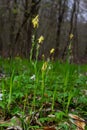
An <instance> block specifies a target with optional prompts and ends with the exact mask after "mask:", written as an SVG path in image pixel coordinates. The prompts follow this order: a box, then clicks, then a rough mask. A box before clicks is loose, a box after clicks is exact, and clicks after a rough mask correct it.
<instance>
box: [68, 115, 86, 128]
mask: <svg viewBox="0 0 87 130" xmlns="http://www.w3.org/2000/svg"><path fill="white" fill-rule="evenodd" d="M69 117H70V118H71V119H70V121H71V122H72V123H73V124H75V125H76V126H77V130H85V126H86V121H85V120H84V119H83V118H80V117H79V116H77V115H73V114H69Z"/></svg>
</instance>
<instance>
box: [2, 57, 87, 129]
mask: <svg viewBox="0 0 87 130" xmlns="http://www.w3.org/2000/svg"><path fill="white" fill-rule="evenodd" d="M32 62H33V64H32V63H31V62H29V60H27V59H21V58H20V57H16V58H15V59H11V60H10V59H0V72H1V73H2V74H3V75H5V77H2V78H0V93H2V94H3V96H2V100H1V101H0V119H2V118H4V119H5V120H8V119H9V118H12V117H13V116H14V115H17V116H18V117H20V119H21V121H22V127H23V128H24V130H27V129H32V130H33V128H34V129H36V128H40V129H41V128H42V127H43V126H45V125H49V124H55V125H56V126H57V128H60V129H64V130H68V129H71V130H74V129H75V126H74V125H70V126H68V125H67V123H64V122H68V123H69V120H68V114H69V113H73V114H77V115H79V116H81V117H83V118H86V117H87V75H86V73H87V65H75V64H68V63H61V62H59V61H56V62H53V61H52V62H51V61H49V62H48V63H47V67H46V69H45V70H44V71H42V70H41V68H42V66H43V64H44V61H37V62H36V61H35V62H34V61H32ZM32 76H33V77H34V78H33V77H32ZM48 115H54V116H55V118H54V117H49V116H48ZM26 117H29V119H28V120H29V121H28V122H26V121H25V119H26ZM34 117H37V120H38V122H40V123H41V124H42V126H40V125H39V123H37V122H36V121H35V119H34Z"/></svg>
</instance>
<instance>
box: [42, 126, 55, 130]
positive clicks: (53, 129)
mask: <svg viewBox="0 0 87 130" xmlns="http://www.w3.org/2000/svg"><path fill="white" fill-rule="evenodd" d="M44 130H56V128H55V127H54V126H51V127H50V126H46V127H44Z"/></svg>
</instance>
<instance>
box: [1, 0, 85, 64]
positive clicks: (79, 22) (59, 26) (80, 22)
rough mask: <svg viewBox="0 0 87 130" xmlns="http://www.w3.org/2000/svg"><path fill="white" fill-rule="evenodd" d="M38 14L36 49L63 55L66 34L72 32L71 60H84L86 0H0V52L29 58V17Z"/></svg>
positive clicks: (66, 38)
mask: <svg viewBox="0 0 87 130" xmlns="http://www.w3.org/2000/svg"><path fill="white" fill-rule="evenodd" d="M37 14H38V15H39V27H38V29H37V31H36V34H37V35H36V36H37V37H39V36H40V35H43V36H44V39H45V40H44V43H43V45H42V46H41V49H40V52H39V59H41V56H42V54H45V56H46V57H49V50H50V49H51V48H55V58H56V59H58V58H62V59H64V58H65V57H66V52H67V48H68V46H69V35H70V34H71V33H72V34H73V35H74V38H73V43H72V44H73V45H72V53H73V57H74V58H73V59H74V61H75V62H87V31H86V28H87V1H86V0H0V55H1V56H4V57H13V56H17V55H19V56H21V57H29V55H30V49H31V44H32V42H31V41H32V33H33V27H32V18H34V17H35V16H36V15H37Z"/></svg>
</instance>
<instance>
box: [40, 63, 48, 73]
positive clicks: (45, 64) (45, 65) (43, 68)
mask: <svg viewBox="0 0 87 130" xmlns="http://www.w3.org/2000/svg"><path fill="white" fill-rule="evenodd" d="M47 64H48V63H47V62H44V63H43V65H42V68H41V70H42V71H45V70H46V69H47Z"/></svg>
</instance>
